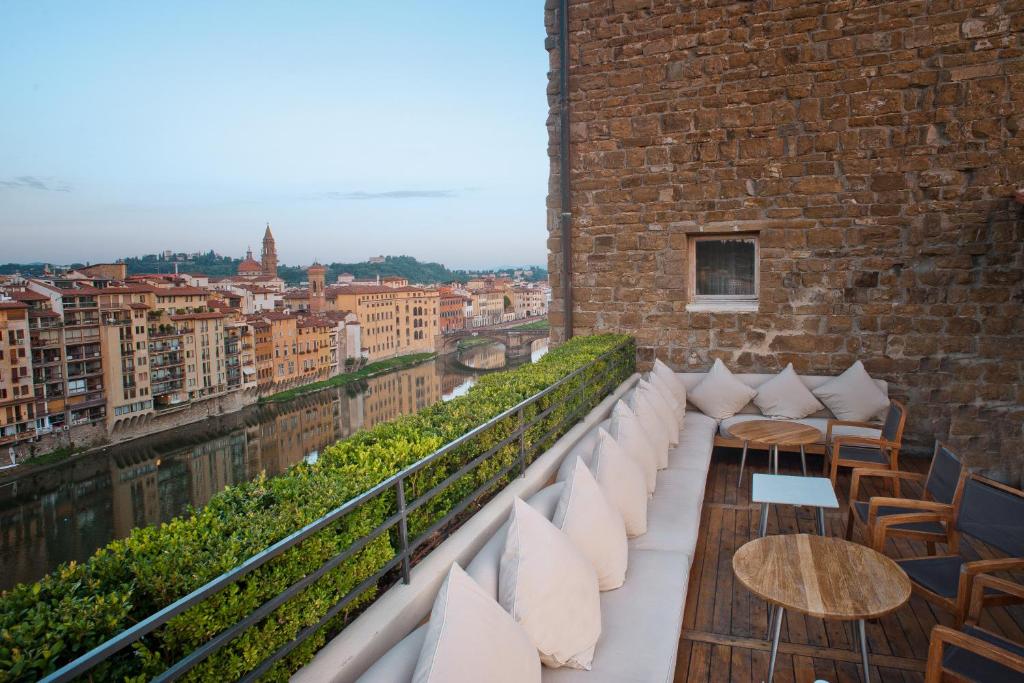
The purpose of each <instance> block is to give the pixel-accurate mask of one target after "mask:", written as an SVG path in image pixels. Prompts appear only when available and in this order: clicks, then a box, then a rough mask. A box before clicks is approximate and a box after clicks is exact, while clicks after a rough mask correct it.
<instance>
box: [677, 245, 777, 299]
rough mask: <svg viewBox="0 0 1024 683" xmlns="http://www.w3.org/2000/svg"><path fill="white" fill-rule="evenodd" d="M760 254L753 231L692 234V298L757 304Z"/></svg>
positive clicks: (690, 260) (690, 261)
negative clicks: (744, 232)
mask: <svg viewBox="0 0 1024 683" xmlns="http://www.w3.org/2000/svg"><path fill="white" fill-rule="evenodd" d="M759 256H760V254H759V248H758V238H757V236H756V235H718V236H703V235H702V236H699V237H691V238H690V259H689V263H690V292H691V301H692V302H693V303H696V304H726V305H728V304H755V305H756V303H757V298H758V289H759V287H758V275H759V273H758V269H759V264H758V260H759Z"/></svg>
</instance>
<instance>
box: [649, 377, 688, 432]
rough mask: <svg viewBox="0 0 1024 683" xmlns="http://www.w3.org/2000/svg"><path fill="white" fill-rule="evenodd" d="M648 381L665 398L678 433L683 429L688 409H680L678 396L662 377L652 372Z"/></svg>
mask: <svg viewBox="0 0 1024 683" xmlns="http://www.w3.org/2000/svg"><path fill="white" fill-rule="evenodd" d="M647 380H648V381H649V382H650V383H651V386H653V387H654V388H655V389H657V390H658V393H659V394H661V395H662V397H663V398H664V400H665V404H666V405H667V406H668V409H669V411H670V412H671V413H672V419H673V421H674V422H675V427H676V430H677V432H678V430H681V429H682V428H683V420H684V418H685V417H686V408H680V407H679V401H677V400H676V395H675V394H673V393H672V389H671V388H670V387H669V386H668V384H667V383H666V382H665V380H663V379H662V378H661V377H659V376H658V375H656V374H654V373H653V372H652V373H649V374H648V376H647ZM684 405H685V404H684Z"/></svg>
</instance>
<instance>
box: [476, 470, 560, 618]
mask: <svg viewBox="0 0 1024 683" xmlns="http://www.w3.org/2000/svg"><path fill="white" fill-rule="evenodd" d="M563 488H565V483H564V482H561V481H559V482H555V483H554V484H552V485H551V486H545V487H544V488H542V489H541V490H540V491H537V493H535V494H533V495H532V496H530V497H529V498H527V499H526V502H527V503H529V504H530V507H532V508H533V509H534V510H536V511H537V512H539V513H540V514H542V515H544V517H545V518H546V519H551V518H552V517H554V516H555V508H557V507H558V499H559V498H561V497H562V489H563ZM510 524H511V520H506V521H505V523H504V524H502V525H501V527H499V528H498V530H497V531H496V532H494V535H493V536H491V537H490V538H489V539H487V543H485V544H484V547H483V548H481V549H480V550H479V552H477V554H476V556H475V557H474V558H473V560H472V561H471V562H470V563H469V564H468V565H466V573H467V574H469V575H470V576H471V577H472V578H473V580H474V581H476V583H477V585H478V586H480V587H481V588H483V589H484V591H485V592H486V593H487V594H488V595H490V596H493V597H494V599H495V600H497V599H498V572H499V571H500V569H501V554H502V553H503V552H505V541H506V540H507V538H508V527H509V525H510Z"/></svg>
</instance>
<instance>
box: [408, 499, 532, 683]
mask: <svg viewBox="0 0 1024 683" xmlns="http://www.w3.org/2000/svg"><path fill="white" fill-rule="evenodd" d="M534 514H536V513H534ZM412 680H413V682H414V683H475V682H476V681H507V682H508V683H518V682H519V681H540V660H539V659H538V657H537V650H536V649H535V648H534V647H533V644H532V643H531V642H530V639H529V638H528V637H527V635H526V632H525V631H524V630H523V627H522V626H520V625H519V624H517V623H516V622H515V621H514V620H513V619H512V617H510V616H509V614H508V612H506V611H505V610H503V609H502V608H501V605H499V604H498V603H496V602H495V601H494V599H493V598H491V597H490V596H489V595H487V594H486V593H484V591H483V590H482V589H481V588H480V586H478V585H476V583H475V582H474V581H473V579H471V578H470V577H469V576H468V575H467V574H466V572H464V571H462V569H461V568H460V567H459V566H458V565H457V564H453V565H452V568H451V570H450V571H449V572H448V578H446V579H445V581H444V583H443V584H442V585H441V590H440V591H439V592H438V594H437V597H436V598H435V599H434V607H433V609H431V611H430V621H429V622H428V623H427V633H426V637H425V638H424V641H423V649H422V650H420V656H419V660H418V661H417V662H416V671H415V673H413V677H412Z"/></svg>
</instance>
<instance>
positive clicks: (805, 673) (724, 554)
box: [675, 449, 1024, 683]
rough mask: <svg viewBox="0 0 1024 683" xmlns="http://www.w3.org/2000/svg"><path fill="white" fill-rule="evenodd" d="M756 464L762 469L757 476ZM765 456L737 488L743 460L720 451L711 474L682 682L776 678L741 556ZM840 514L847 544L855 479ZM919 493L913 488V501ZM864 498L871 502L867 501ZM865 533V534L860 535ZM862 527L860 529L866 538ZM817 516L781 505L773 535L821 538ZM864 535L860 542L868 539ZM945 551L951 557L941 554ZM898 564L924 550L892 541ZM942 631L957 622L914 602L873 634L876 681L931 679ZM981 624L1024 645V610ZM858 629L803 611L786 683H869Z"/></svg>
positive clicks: (755, 456) (791, 638) (987, 617)
mask: <svg viewBox="0 0 1024 683" xmlns="http://www.w3.org/2000/svg"><path fill="white" fill-rule="evenodd" d="M751 460H753V462H754V467H753V469H751V468H750V462H751ZM765 462H766V456H765V455H764V454H763V453H756V452H755V453H751V456H750V457H749V458H748V460H747V464H748V466H747V468H746V471H745V472H744V482H743V484H742V486H741V487H739V488H737V486H736V479H737V477H738V475H739V453H738V451H733V450H730V449H716V452H715V455H714V457H713V459H712V465H711V470H710V472H709V473H708V487H707V491H706V493H705V499H704V508H703V511H702V513H701V526H700V536H699V538H698V542H697V550H696V554H695V556H694V560H693V568H692V570H691V573H690V586H689V592H688V594H687V599H686V612H685V615H684V618H683V633H682V638H681V639H680V642H679V655H678V660H677V664H676V675H675V681H676V682H677V683H681V682H683V681H686V682H688V683H704V682H705V681H708V682H710V681H715V682H718V681H721V682H723V683H725V682H737V683H740V682H742V683H746V682H752V683H753V682H759V681H763V680H766V677H767V672H768V657H769V641H768V640H767V639H766V631H767V626H768V617H767V612H766V610H765V603H764V601H762V600H760V599H758V598H756V597H754V596H753V595H752V594H751V593H749V592H748V591H747V590H746V589H745V588H743V587H742V586H741V585H739V583H738V582H737V581H736V580H735V578H734V577H733V573H732V556H733V552H735V550H736V549H737V548H739V547H740V546H742V545H743V544H744V543H746V542H747V541H748V540H750V539H753V538H756V537H757V528H758V521H759V516H760V512H759V508H760V506H758V505H752V504H751V502H750V476H749V474H748V473H749V472H751V471H753V472H765V471H767V470H766V466H765ZM901 464H902V465H903V468H904V469H909V470H915V471H924V470H925V469H926V468H927V466H928V463H927V461H925V460H920V459H911V458H904V460H903V461H902V463H901ZM808 467H809V468H810V469H811V470H812V471H820V467H821V457H820V456H810V457H809V462H808ZM782 471H784V473H788V474H798V473H799V458H795V457H793V456H790V457H786V454H783V455H782ZM836 488H837V489H838V490H837V494H838V495H839V501H840V510H839V512H834V513H831V514H828V515H826V525H827V527H828V533H829V535H831V536H836V537H842V535H843V533H844V530H845V524H846V505H847V498H848V491H849V474H848V473H847V474H845V475H843V476H842V477H841V478H840V480H839V485H838V486H837V487H836ZM867 491H868V493H869V494H875V495H891V493H889V491H888V490H887V489H878V488H875V489H870V488H869V489H867ZM909 493H913V489H912V488H910V487H908V490H907V491H906V492H905V493H904V495H908V494H909ZM862 497H863V496H862ZM861 528H862V527H861ZM859 530H860V529H858V531H859ZM815 531H816V526H815V517H814V510H813V509H811V508H793V507H789V506H772V508H771V511H770V513H769V523H768V533H769V534H776V533H800V532H805V533H815ZM860 538H861V537H860V534H859V533H857V534H856V535H855V536H854V540H860ZM962 546H964V552H965V554H968V555H971V554H973V555H976V556H978V557H989V556H991V555H990V554H989V553H987V552H985V549H983V548H982V549H978V548H972V547H970V544H969V542H965V543H962ZM939 550H940V552H941V551H942V550H943V548H942V546H940V547H939ZM887 552H888V554H889V555H890V556H893V557H911V556H915V555H924V554H926V552H925V547H924V544H919V543H916V542H908V541H902V542H899V543H893V542H891V543H890V544H889V547H888V549H887ZM936 624H945V625H952V619H951V618H950V616H949V614H947V613H946V612H944V611H943V610H941V609H939V608H938V607H936V606H933V605H931V604H930V603H928V602H925V601H924V600H922V599H921V598H919V597H917V596H913V597H911V599H910V602H909V603H908V604H907V605H905V606H904V607H902V608H901V609H899V610H898V611H896V612H894V613H893V614H890V615H888V616H886V617H884V618H882V619H879V620H877V621H876V622H869V623H868V626H867V635H868V642H869V645H870V652H871V663H872V667H871V680H872V681H887V682H890V681H891V682H892V683H896V682H899V683H914V682H918V683H919V682H921V681H923V680H924V676H923V671H924V660H925V658H926V657H927V654H928V636H929V633H930V632H931V629H932V627H933V626H935V625H936ZM981 625H982V626H984V627H986V628H988V629H990V630H992V631H994V632H997V633H1002V634H1004V635H1006V636H1007V637H1009V638H1012V639H1014V640H1016V641H1018V642H1024V630H1022V625H1024V612H1022V610H1020V609H1019V608H1017V607H1012V608H1009V609H989V610H986V612H985V614H984V615H983V619H982V621H981ZM851 638H852V630H851V629H850V626H849V625H847V624H843V623H841V622H824V621H822V620H821V619H815V618H812V617H806V616H804V615H801V614H796V613H789V612H787V613H786V617H785V620H784V622H783V627H782V639H781V644H780V647H779V660H778V663H777V665H776V671H775V680H776V681H779V682H780V683H787V682H796V683H810V682H812V681H814V680H817V679H821V680H825V681H830V682H832V683H838V682H843V683H846V682H855V681H860V680H861V673H860V666H859V662H860V657H859V653H858V652H857V651H855V650H854V647H853V642H854V641H853V640H852V639H851Z"/></svg>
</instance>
